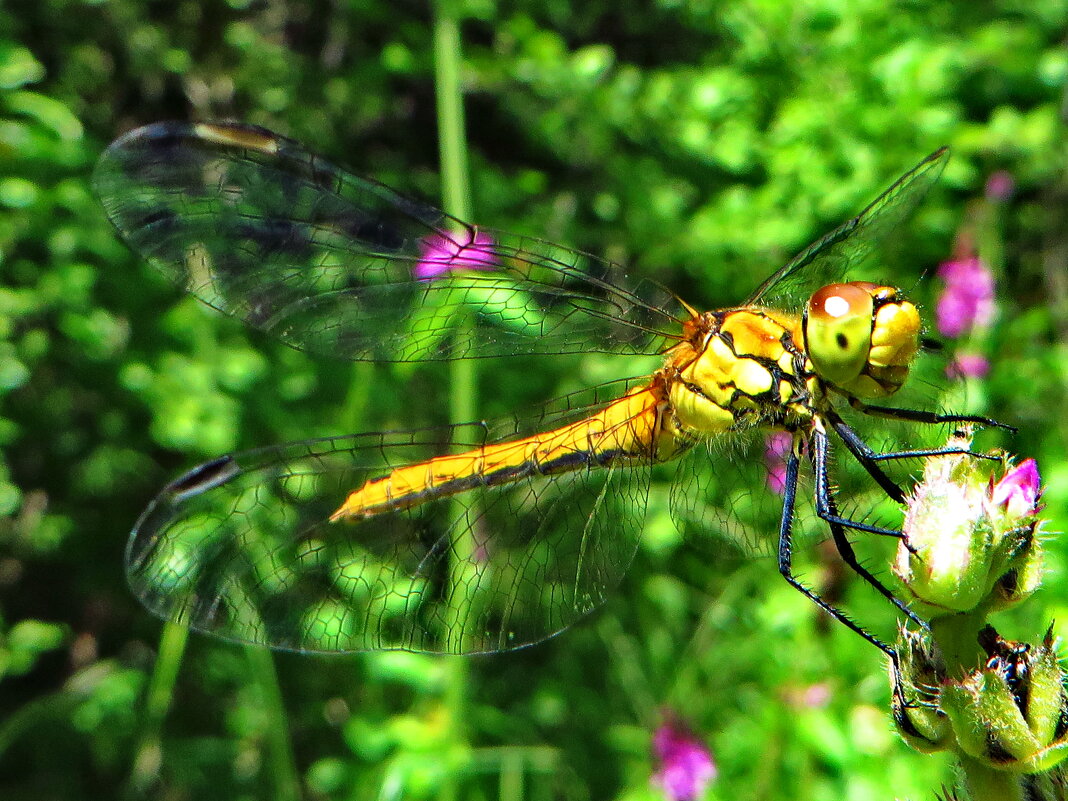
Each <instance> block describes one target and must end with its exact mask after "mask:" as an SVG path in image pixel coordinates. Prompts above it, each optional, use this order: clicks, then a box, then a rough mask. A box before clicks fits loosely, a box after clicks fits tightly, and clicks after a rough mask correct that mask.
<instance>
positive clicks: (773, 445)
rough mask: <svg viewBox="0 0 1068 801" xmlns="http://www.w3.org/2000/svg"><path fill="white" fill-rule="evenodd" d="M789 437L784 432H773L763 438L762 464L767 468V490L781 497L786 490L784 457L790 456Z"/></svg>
mask: <svg viewBox="0 0 1068 801" xmlns="http://www.w3.org/2000/svg"><path fill="white" fill-rule="evenodd" d="M792 443H793V437H791V436H790V435H789V434H788V433H786V432H785V431H775V432H772V433H771V434H768V435H767V436H766V437H765V438H764V464H765V465H766V466H767V468H768V478H767V481H768V489H770V490H771V491H772V492H774V493H775V494H776V495H782V493H783V490H785V489H786V457H787V456H789V455H790V446H791V444H792Z"/></svg>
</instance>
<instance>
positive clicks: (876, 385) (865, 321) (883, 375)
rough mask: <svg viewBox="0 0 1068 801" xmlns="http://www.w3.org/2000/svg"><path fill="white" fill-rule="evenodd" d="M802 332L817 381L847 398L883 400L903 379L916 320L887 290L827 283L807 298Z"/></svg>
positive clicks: (915, 346) (913, 349) (916, 337)
mask: <svg viewBox="0 0 1068 801" xmlns="http://www.w3.org/2000/svg"><path fill="white" fill-rule="evenodd" d="M802 333H803V337H804V338H803V340H802V341H803V343H804V346H805V351H806V353H807V354H808V357H809V359H811V362H812V364H813V365H814V367H815V370H816V373H817V374H818V375H819V377H820V379H821V380H822V381H824V382H826V383H827V384H830V385H833V386H834V387H835V388H836V389H837V390H839V391H840V392H842V393H843V394H845V395H849V396H852V397H856V398H885V397H887V396H889V395H893V394H894V393H895V392H897V391H898V390H899V389H900V388H901V385H902V384H904V382H905V379H906V378H907V377H908V372H909V366H910V365H911V364H912V360H913V359H914V358H915V357H916V353H917V351H918V350H919V345H920V315H919V312H918V311H917V309H916V306H915V305H913V304H912V303H911V302H909V301H908V300H906V299H904V298H903V297H902V296H901V293H900V292H898V290H896V289H894V288H893V287H887V286H879V285H877V284H872V283H868V282H866V281H854V282H852V283H847V284H829V285H827V286H825V287H822V288H820V289H818V290H817V291H816V292H814V293H813V295H812V297H811V298H810V299H809V301H808V304H807V306H806V308H805V314H804V317H803V321H802Z"/></svg>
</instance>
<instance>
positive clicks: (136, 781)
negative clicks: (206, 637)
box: [127, 621, 189, 797]
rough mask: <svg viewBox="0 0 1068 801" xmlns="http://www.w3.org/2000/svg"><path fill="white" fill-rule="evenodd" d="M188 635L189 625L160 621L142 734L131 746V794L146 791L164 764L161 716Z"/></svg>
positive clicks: (167, 702)
mask: <svg viewBox="0 0 1068 801" xmlns="http://www.w3.org/2000/svg"><path fill="white" fill-rule="evenodd" d="M188 639H189V629H187V628H185V626H181V625H179V624H177V623H171V622H169V621H168V622H167V623H164V624H163V631H162V632H161V633H160V638H159V653H158V654H157V655H156V664H155V665H154V666H153V668H152V676H151V678H150V679H149V682H148V691H147V692H146V694H145V706H144V711H143V718H142V722H141V734H140V737H139V740H138V743H137V747H136V748H135V749H134V758H133V765H132V766H131V767H130V776H129V779H128V781H127V790H128V792H129V794H130V796H131V797H140V796H142V795H145V794H146V793H149V792H150V791H151V789H152V787H153V786H154V785H155V784H156V782H157V781H158V779H159V770H160V766H161V765H162V764H163V753H162V752H163V743H162V731H163V720H164V718H165V717H166V716H167V710H168V709H170V706H171V701H172V700H173V698H174V685H175V683H176V682H177V681H178V670H179V669H180V668H181V665H182V655H183V654H184V653H185V644H186V641H187V640H188Z"/></svg>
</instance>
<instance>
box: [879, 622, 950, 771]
mask: <svg viewBox="0 0 1068 801" xmlns="http://www.w3.org/2000/svg"><path fill="white" fill-rule="evenodd" d="M897 653H898V660H897V664H895V663H894V662H891V663H890V684H891V686H892V687H893V697H892V699H891V712H892V714H893V718H894V725H895V726H896V727H897V731H898V733H899V734H900V735H901V737H902V739H904V740H905V742H906V743H907V744H908V745H909V746H911V747H912V748H914V749H915V750H917V751H919V752H921V753H924V754H930V753H934V752H935V751H944V750H946V749H948V748H951V747H952V745H953V743H954V738H953V731H952V729H951V728H950V725H949V719H948V718H947V717H946V714H945V713H944V712H943V711H942V710H941V709H939V708H938V687H939V686H941V684H942V680H943V677H944V676H945V665H944V664H943V663H942V659H941V657H940V655H939V654H938V652H937V649H936V648H935V647H934V645H933V644H932V642H931V639H930V637H929V636H928V635H927V634H925V633H923V632H918V631H910V630H908V629H902V630H901V635H900V637H899V638H898V646H897Z"/></svg>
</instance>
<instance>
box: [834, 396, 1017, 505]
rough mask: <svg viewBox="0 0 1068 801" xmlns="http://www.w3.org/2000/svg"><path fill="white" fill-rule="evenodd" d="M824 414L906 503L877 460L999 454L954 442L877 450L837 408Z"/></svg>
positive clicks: (890, 493)
mask: <svg viewBox="0 0 1068 801" xmlns="http://www.w3.org/2000/svg"><path fill="white" fill-rule="evenodd" d="M824 418H825V419H826V421H827V422H828V423H829V424H830V426H831V428H833V429H834V431H835V433H836V434H838V436H839V438H840V439H841V440H842V444H843V445H845V446H846V448H847V449H848V450H849V452H850V453H852V454H853V456H854V457H855V458H856V460H857V461H858V462H860V466H861V467H863V468H864V469H865V470H866V471H867V472H868V475H870V476H871V477H872V478H873V479H874V480H875V483H876V484H878V485H879V486H880V487H882V488H883V492H885V493H886V494H887V496H888V497H889V498H890V499H891V500H893V501H895V502H896V503H905V493H904V492H903V491H902V489H901V488H900V487H899V486H898V485H897V484H896V483H895V482H894V481H893V480H892V479H891V478H890V477H889V476H888V475H887V474H886V473H885V472H883V469H882V468H881V467H879V465H878V464H877V462H886V461H891V460H894V459H922V458H924V457H927V456H948V455H951V454H970V455H972V456H975V457H977V458H979V459H994V460H996V459H997V458H998V457H996V456H991V455H989V454H985V453H976V452H975V451H971V450H969V449H967V448H958V447H953V446H942V447H940V448H922V449H917V450H903V451H889V452H887V453H878V452H876V451H874V450H872V448H871V446H869V445H868V443H866V442H865V441H864V440H862V439H861V438H860V435H859V434H857V432H856V431H854V430H853V428H852V427H851V426H850V425H849V424H848V423H846V421H845V420H843V419H842V418H841V417H840V416H839V415H838V413H837V412H835V411H832V410H828V411H827V412H826V413H825V415H824Z"/></svg>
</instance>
